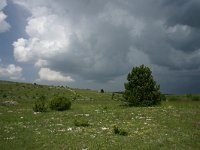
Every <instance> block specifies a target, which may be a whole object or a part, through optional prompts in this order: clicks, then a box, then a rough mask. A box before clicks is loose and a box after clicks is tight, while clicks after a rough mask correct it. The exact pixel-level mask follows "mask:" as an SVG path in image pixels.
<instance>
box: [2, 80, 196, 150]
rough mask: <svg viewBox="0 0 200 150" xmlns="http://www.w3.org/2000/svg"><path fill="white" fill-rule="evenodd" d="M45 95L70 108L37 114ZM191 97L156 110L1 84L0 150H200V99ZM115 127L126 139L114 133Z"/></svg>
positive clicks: (99, 96)
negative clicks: (67, 101)
mask: <svg viewBox="0 0 200 150" xmlns="http://www.w3.org/2000/svg"><path fill="white" fill-rule="evenodd" d="M41 95H44V96H46V97H47V99H51V97H53V96H54V95H63V96H66V97H69V98H70V99H72V107H71V109H70V110H67V111H61V112H58V111H47V112H44V113H36V112H34V111H33V104H34V101H35V100H36V99H37V98H38V97H39V96H41ZM191 97H192V95H176V96H174V95H168V96H167V101H165V102H162V105H160V106H157V107H127V106H124V105H122V104H123V103H122V102H121V101H120V99H122V96H121V94H117V93H115V95H114V98H112V93H107V92H105V93H99V92H97V91H93V90H83V89H71V88H68V87H56V86H42V85H34V84H25V83H15V82H7V81H0V149H1V150H9V149H14V150H17V149H19V150H23V149H26V150H30V149H37V150H38V149H42V150H45V149H46V150H49V149H50V150H54V149H59V150H60V149H66V150H98V149H99V150H119V149H123V150H133V149H139V150H141V149H152V150H155V149H159V150H160V149H166V150H169V149H178V150H181V149H183V150H190V149H191V150H198V149H200V100H199V98H198V97H199V96H198V95H197V96H196V98H191ZM76 121H78V122H79V123H80V125H77V124H76V123H75V122H76ZM81 123H83V124H82V125H81ZM84 123H85V125H84ZM114 126H115V127H117V128H118V129H119V130H123V131H125V132H126V133H127V135H126V134H124V135H120V134H115V133H114V131H113V127H114Z"/></svg>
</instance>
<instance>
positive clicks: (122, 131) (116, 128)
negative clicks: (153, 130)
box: [113, 125, 128, 136]
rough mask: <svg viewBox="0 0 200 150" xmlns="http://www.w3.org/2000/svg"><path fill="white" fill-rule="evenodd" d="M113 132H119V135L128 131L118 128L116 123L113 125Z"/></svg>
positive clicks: (125, 134)
mask: <svg viewBox="0 0 200 150" xmlns="http://www.w3.org/2000/svg"><path fill="white" fill-rule="evenodd" d="M113 132H114V133H115V134H119V135H123V136H127V135H128V132H127V131H125V130H124V129H121V128H119V127H118V126H117V125H113Z"/></svg>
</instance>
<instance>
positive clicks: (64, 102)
mask: <svg viewBox="0 0 200 150" xmlns="http://www.w3.org/2000/svg"><path fill="white" fill-rule="evenodd" d="M49 107H50V108H51V109H52V110H58V111H64V110H68V109H70V107H71V101H70V100H69V99H68V98H66V97H64V96H56V97H54V98H53V99H52V100H51V101H50V103H49Z"/></svg>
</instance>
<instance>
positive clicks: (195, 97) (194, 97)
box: [191, 95, 200, 101]
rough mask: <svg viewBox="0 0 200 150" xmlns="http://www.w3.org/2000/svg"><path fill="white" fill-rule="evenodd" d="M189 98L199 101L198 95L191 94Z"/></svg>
mask: <svg viewBox="0 0 200 150" xmlns="http://www.w3.org/2000/svg"><path fill="white" fill-rule="evenodd" d="M191 100H192V101H200V97H199V96H198V95H192V97H191Z"/></svg>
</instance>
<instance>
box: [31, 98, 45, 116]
mask: <svg viewBox="0 0 200 150" xmlns="http://www.w3.org/2000/svg"><path fill="white" fill-rule="evenodd" d="M47 109H48V107H47V104H46V97H45V96H41V97H39V99H37V100H36V101H35V103H34V105H33V111H34V112H46V111H47Z"/></svg>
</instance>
